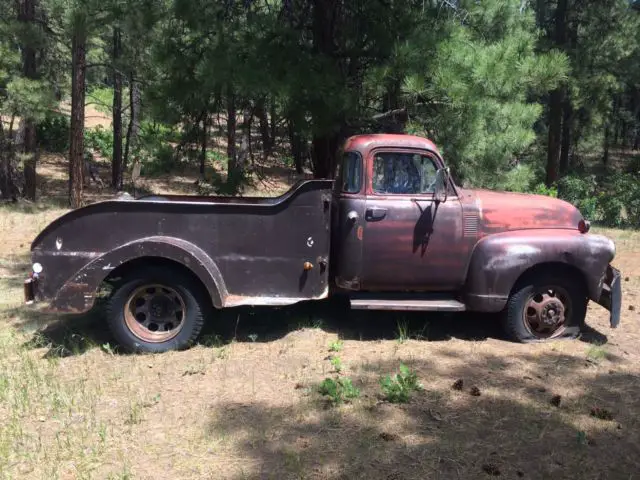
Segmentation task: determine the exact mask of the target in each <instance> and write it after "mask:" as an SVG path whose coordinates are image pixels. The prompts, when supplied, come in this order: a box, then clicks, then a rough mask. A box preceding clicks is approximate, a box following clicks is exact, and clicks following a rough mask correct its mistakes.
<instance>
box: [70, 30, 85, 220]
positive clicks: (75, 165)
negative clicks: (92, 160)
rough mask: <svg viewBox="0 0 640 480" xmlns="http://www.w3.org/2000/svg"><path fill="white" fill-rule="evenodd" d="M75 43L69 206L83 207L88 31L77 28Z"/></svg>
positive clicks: (72, 48) (72, 46)
mask: <svg viewBox="0 0 640 480" xmlns="http://www.w3.org/2000/svg"><path fill="white" fill-rule="evenodd" d="M75 27H76V28H75V31H74V34H73V39H72V42H71V56H72V60H71V61H72V67H71V125H70V131H71V133H70V147H69V204H70V206H71V208H79V207H81V206H82V196H83V188H84V168H83V166H84V99H85V68H86V42H87V39H86V31H85V29H84V25H76V26H75Z"/></svg>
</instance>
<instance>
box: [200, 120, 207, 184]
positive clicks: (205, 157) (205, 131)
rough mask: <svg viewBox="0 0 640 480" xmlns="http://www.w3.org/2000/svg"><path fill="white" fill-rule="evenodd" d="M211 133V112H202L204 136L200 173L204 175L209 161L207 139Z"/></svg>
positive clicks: (202, 137) (201, 148)
mask: <svg viewBox="0 0 640 480" xmlns="http://www.w3.org/2000/svg"><path fill="white" fill-rule="evenodd" d="M208 133H209V112H207V111H204V112H203V113H202V136H201V144H200V175H202V176H203V177H204V169H205V166H206V163H207V140H208Z"/></svg>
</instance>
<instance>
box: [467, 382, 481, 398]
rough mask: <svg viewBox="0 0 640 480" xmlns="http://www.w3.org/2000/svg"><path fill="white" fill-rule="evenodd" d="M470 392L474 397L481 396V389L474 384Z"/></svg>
mask: <svg viewBox="0 0 640 480" xmlns="http://www.w3.org/2000/svg"><path fill="white" fill-rule="evenodd" d="M469 394H471V396H473V397H479V396H480V389H479V388H478V387H476V386H475V385H474V386H473V387H471V390H469Z"/></svg>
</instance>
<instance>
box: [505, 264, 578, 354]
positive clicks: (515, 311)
mask: <svg viewBox="0 0 640 480" xmlns="http://www.w3.org/2000/svg"><path fill="white" fill-rule="evenodd" d="M587 302H588V298H587V294H586V290H585V288H584V285H583V283H582V282H581V281H580V279H579V278H575V277H574V276H573V275H567V274H563V273H557V274H549V273H539V274H534V275H530V276H529V277H528V278H526V279H525V280H524V281H521V282H519V283H518V285H517V286H516V287H515V288H514V290H513V292H512V293H511V296H510V297H509V300H508V301H507V307H506V309H505V311H504V316H503V324H504V328H505V331H506V333H507V335H508V336H509V337H510V338H511V339H512V340H514V341H517V342H535V341H538V342H539V341H546V340H554V339H558V338H576V337H577V336H579V334H580V330H581V329H582V326H583V325H584V320H585V317H586V314H587Z"/></svg>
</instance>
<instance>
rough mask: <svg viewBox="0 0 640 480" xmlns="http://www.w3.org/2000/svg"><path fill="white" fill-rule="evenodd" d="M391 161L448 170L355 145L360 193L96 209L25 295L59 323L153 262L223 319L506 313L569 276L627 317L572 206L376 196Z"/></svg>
mask: <svg viewBox="0 0 640 480" xmlns="http://www.w3.org/2000/svg"><path fill="white" fill-rule="evenodd" d="M381 150H382V151H384V152H393V151H398V152H408V153H420V154H421V155H427V156H429V157H431V159H432V160H433V162H434V164H435V166H436V168H444V162H443V160H442V157H441V155H440V153H439V151H438V150H437V148H436V147H435V145H434V144H433V143H432V142H430V141H429V140H426V139H423V138H420V137H415V136H410V135H360V136H356V137H352V138H350V139H348V140H347V142H346V144H345V146H344V151H345V152H356V153H357V154H358V156H359V158H360V161H361V162H362V168H361V169H360V172H361V173H362V177H361V178H360V182H359V185H360V189H359V191H352V192H350V193H344V192H342V191H341V184H342V181H341V180H342V179H341V178H340V176H339V177H338V181H337V182H333V181H329V180H310V181H304V182H300V183H298V184H296V185H295V186H294V187H292V188H291V190H290V191H289V192H287V193H286V194H284V195H282V196H280V197H277V198H229V197H191V196H163V197H161V198H159V199H158V198H156V199H154V198H142V199H138V200H130V201H108V202H102V203H97V204H93V205H90V206H87V207H84V208H81V209H77V210H74V211H72V212H70V213H69V214H67V215H65V216H63V217H61V218H59V219H58V220H56V221H54V222H53V223H51V224H50V225H49V226H48V227H47V228H45V229H44V230H43V232H42V233H41V234H40V235H39V236H38V237H37V238H36V239H35V240H34V242H33V245H32V257H33V261H34V262H39V263H41V264H42V265H43V267H44V269H43V272H42V273H41V274H40V275H37V276H36V277H37V278H36V279H35V281H34V282H33V283H32V284H30V285H29V286H25V295H27V293H29V292H31V290H32V289H33V290H34V293H35V295H36V298H37V299H38V300H41V301H48V302H50V303H51V306H52V308H53V309H54V310H58V311H67V312H81V311H86V310H87V309H89V308H90V307H91V306H92V305H93V302H94V298H95V294H96V290H97V288H98V286H99V285H100V283H101V282H102V281H103V280H104V279H105V278H106V277H108V276H109V275H116V274H117V273H118V272H119V271H120V270H119V269H120V268H126V265H130V263H129V262H135V261H139V260H140V259H148V260H149V261H150V262H157V261H164V262H174V263H177V264H179V265H182V266H183V267H186V268H188V269H189V270H190V271H191V272H192V273H193V274H194V275H195V276H196V277H197V278H198V279H200V281H201V283H202V285H203V286H204V288H206V290H207V291H208V292H209V294H210V296H211V299H212V303H213V305H214V306H215V307H217V308H224V307H229V306H236V305H245V304H252V305H287V304H291V303H295V302H298V301H301V300H310V299H322V298H325V297H327V296H328V295H330V294H331V293H332V292H340V293H347V294H348V295H349V296H350V297H351V298H352V300H353V304H354V308H390V309H424V310H437V309H444V310H447V309H448V310H449V311H458V310H464V309H467V310H477V311H499V310H501V309H502V308H503V307H504V305H505V303H506V300H507V298H508V296H509V293H510V292H511V289H512V288H513V285H514V284H515V283H516V281H517V280H518V279H519V278H521V276H522V275H523V274H524V273H525V272H527V271H529V270H530V269H531V268H533V267H536V266H540V265H549V266H551V267H550V268H559V267H558V266H559V265H561V266H563V267H564V268H571V269H573V270H574V271H576V272H579V273H580V274H581V275H582V277H583V279H584V282H585V284H586V286H587V288H588V292H589V297H590V298H591V299H592V300H594V301H598V302H599V303H601V304H602V305H603V306H605V308H608V309H609V310H612V311H613V310H615V309H619V305H618V303H619V288H618V287H617V286H616V284H615V278H617V277H616V276H615V275H612V274H611V272H612V271H613V270H612V269H611V267H610V265H609V263H610V262H611V260H612V259H613V257H614V254H615V247H614V245H613V242H611V241H610V240H609V239H607V238H605V237H602V236H598V235H591V234H583V233H580V231H579V230H578V224H579V222H580V221H581V220H583V218H582V215H581V214H580V212H578V210H577V209H576V208H575V207H573V206H572V205H571V204H569V203H567V202H563V201H560V200H557V199H553V198H549V197H544V196H537V195H522V194H511V193H498V192H489V191H483V190H468V189H462V188H460V187H458V186H456V185H455V184H454V183H453V181H452V180H451V179H449V182H448V184H447V198H446V200H445V201H444V202H442V201H437V200H436V199H435V198H434V195H433V194H423V195H388V194H385V195H378V194H375V192H374V191H373V189H372V180H371V179H372V173H373V170H372V169H373V160H372V159H373V155H374V154H375V153H376V152H378V151H381ZM355 190H357V187H356V188H355ZM59 241H61V244H60V242H59ZM617 275H619V273H618V274H617ZM616 288H618V289H617V290H616ZM616 292H617V293H616ZM29 294H30V293H29ZM403 295H404V296H405V297H402V296H403ZM407 295H408V297H406V296H407ZM401 297H402V298H401ZM614 297H615V298H614ZM612 322H613V320H612Z"/></svg>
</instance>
